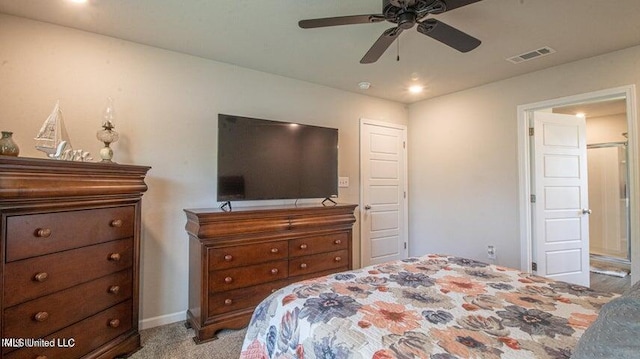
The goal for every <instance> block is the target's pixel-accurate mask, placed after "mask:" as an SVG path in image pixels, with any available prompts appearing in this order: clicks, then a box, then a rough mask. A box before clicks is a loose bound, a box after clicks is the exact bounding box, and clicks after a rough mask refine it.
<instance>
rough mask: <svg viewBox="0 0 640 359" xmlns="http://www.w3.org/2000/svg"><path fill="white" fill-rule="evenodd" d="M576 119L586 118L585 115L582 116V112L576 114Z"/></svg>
mask: <svg viewBox="0 0 640 359" xmlns="http://www.w3.org/2000/svg"><path fill="white" fill-rule="evenodd" d="M576 117H579V118H586V117H587V115H585V114H584V112H578V113H576Z"/></svg>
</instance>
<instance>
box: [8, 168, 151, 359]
mask: <svg viewBox="0 0 640 359" xmlns="http://www.w3.org/2000/svg"><path fill="white" fill-rule="evenodd" d="M148 170H149V167H140V166H129V165H117V164H102V163H83V162H69V161H56V160H46V159H45V160H42V159H30V158H8V157H3V156H0V216H1V218H0V241H1V245H0V257H1V260H2V263H1V264H0V266H1V272H0V281H1V282H2V297H1V298H0V310H1V311H2V316H1V319H0V328H1V331H2V338H3V340H4V341H3V347H2V351H1V354H0V357H2V358H5V359H14V358H29V359H33V358H39V359H45V358H49V359H51V358H65V359H68V358H81V357H82V358H115V357H120V356H123V355H127V354H129V353H132V352H134V351H136V350H137V349H139V348H140V335H139V334H138V306H139V294H138V288H139V281H140V275H139V258H140V200H141V196H142V193H143V192H144V191H146V190H147V186H146V185H145V183H144V177H145V174H146V172H147V171H148ZM51 346H52V347H51Z"/></svg>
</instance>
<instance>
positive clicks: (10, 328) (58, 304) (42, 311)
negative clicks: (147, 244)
mask: <svg viewBox="0 0 640 359" xmlns="http://www.w3.org/2000/svg"><path fill="white" fill-rule="evenodd" d="M131 275H132V273H131V270H124V271H121V272H118V273H115V274H111V275H108V276H106V277H102V278H99V279H96V280H94V281H92V282H87V283H83V284H80V285H77V286H75V287H71V288H69V289H66V290H63V291H60V292H56V293H54V294H50V295H47V296H44V297H40V298H38V299H34V300H32V301H29V302H26V303H22V304H20V305H16V306H14V307H11V308H8V309H5V311H4V315H3V321H2V324H3V326H4V335H5V337H9V338H40V337H42V336H45V335H47V334H50V333H53V332H55V331H57V330H59V329H61V328H64V327H66V326H67V325H69V324H73V323H75V322H78V321H80V320H82V319H84V318H87V317H90V316H92V315H94V314H95V313H97V312H100V311H102V310H104V309H107V308H109V307H112V306H114V305H115V304H118V303H119V302H122V301H124V300H126V299H129V298H130V297H131V290H132V285H131V283H132V278H131Z"/></svg>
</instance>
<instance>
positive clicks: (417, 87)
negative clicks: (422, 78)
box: [409, 85, 424, 93]
mask: <svg viewBox="0 0 640 359" xmlns="http://www.w3.org/2000/svg"><path fill="white" fill-rule="evenodd" d="M423 89H424V88H423V87H422V86H420V85H413V86H411V87H409V92H411V93H420V92H422V90H423Z"/></svg>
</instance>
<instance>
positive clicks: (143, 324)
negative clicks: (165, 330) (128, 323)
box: [138, 311, 187, 330]
mask: <svg viewBox="0 0 640 359" xmlns="http://www.w3.org/2000/svg"><path fill="white" fill-rule="evenodd" d="M186 319H187V312H186V311H182V312H176V313H172V314H165V315H161V316H158V317H153V318H147V319H143V320H141V321H140V322H139V323H138V324H139V327H140V330H143V329H149V328H153V327H159V326H161V325H165V324H171V323H175V322H179V321H185V320H186Z"/></svg>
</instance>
